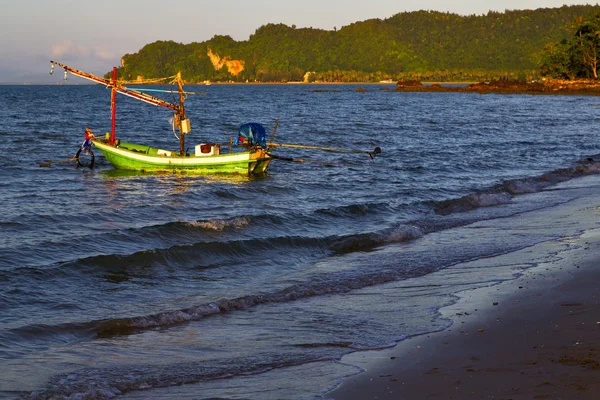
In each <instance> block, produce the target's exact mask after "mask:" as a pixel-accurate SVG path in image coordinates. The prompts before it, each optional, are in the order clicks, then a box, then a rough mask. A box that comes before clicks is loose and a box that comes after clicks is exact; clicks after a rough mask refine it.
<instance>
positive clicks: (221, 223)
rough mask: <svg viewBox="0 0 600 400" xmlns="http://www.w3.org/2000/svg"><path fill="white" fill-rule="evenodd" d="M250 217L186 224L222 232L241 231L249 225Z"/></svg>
mask: <svg viewBox="0 0 600 400" xmlns="http://www.w3.org/2000/svg"><path fill="white" fill-rule="evenodd" d="M250 222H251V218H250V217H235V218H231V219H211V220H208V221H193V222H188V223H187V224H188V225H190V226H192V227H194V228H202V229H207V230H213V231H219V232H223V231H225V230H227V229H230V228H232V229H238V230H239V229H242V228H245V227H247V226H248V225H250Z"/></svg>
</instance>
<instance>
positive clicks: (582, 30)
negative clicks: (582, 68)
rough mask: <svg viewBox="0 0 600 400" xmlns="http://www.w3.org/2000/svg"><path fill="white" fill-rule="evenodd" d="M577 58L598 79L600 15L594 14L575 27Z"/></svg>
mask: <svg viewBox="0 0 600 400" xmlns="http://www.w3.org/2000/svg"><path fill="white" fill-rule="evenodd" d="M575 37H576V43H577V47H576V50H578V51H577V53H576V56H579V57H581V61H582V62H583V64H584V65H586V66H587V67H588V68H589V69H590V70H591V72H592V75H593V76H594V78H595V79H598V57H599V56H600V54H599V52H600V13H594V14H592V15H590V16H589V17H588V18H586V19H585V20H584V21H583V22H581V23H580V24H577V25H576V26H575Z"/></svg>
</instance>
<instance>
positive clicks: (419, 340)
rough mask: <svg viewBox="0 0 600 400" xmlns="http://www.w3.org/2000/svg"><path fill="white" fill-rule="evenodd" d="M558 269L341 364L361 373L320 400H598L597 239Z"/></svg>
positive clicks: (477, 293) (465, 302)
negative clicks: (429, 330)
mask: <svg viewBox="0 0 600 400" xmlns="http://www.w3.org/2000/svg"><path fill="white" fill-rule="evenodd" d="M575 242H576V243H573V249H572V250H568V251H567V252H565V253H563V254H562V255H561V257H562V258H561V259H560V260H555V261H552V262H549V263H545V264H540V265H538V266H537V267H534V268H532V269H530V270H528V271H526V272H525V273H524V274H523V276H521V277H519V278H517V279H515V280H511V281H507V282H504V283H501V284H499V285H496V286H492V287H488V288H483V289H477V290H474V291H469V292H464V293H462V294H461V299H460V300H459V301H458V302H457V303H456V304H454V305H452V306H450V307H446V308H444V309H442V310H441V313H442V315H443V316H444V317H447V318H451V319H453V320H454V324H453V326H451V327H450V328H448V329H446V330H444V331H442V332H438V333H433V334H429V335H423V336H416V337H412V338H409V339H406V340H403V341H401V342H399V343H398V345H397V346H396V347H394V348H392V349H388V350H382V351H376V352H357V353H353V354H350V355H348V356H345V357H344V358H343V359H342V362H343V363H348V364H352V365H358V366H360V367H361V368H363V369H364V370H365V372H363V373H361V374H358V375H355V376H352V377H349V378H346V380H345V381H344V382H343V383H342V384H341V386H340V387H338V388H337V389H335V390H334V391H332V392H330V393H329V394H328V395H327V396H326V398H328V399H338V400H355V399H356V400H359V399H360V400H363V399H394V400H398V399H411V400H412V399H417V400H420V399H515V400H516V399H583V400H585V399H600V232H598V231H592V232H588V233H587V234H586V235H584V236H583V237H581V238H579V239H577V240H576V241H575Z"/></svg>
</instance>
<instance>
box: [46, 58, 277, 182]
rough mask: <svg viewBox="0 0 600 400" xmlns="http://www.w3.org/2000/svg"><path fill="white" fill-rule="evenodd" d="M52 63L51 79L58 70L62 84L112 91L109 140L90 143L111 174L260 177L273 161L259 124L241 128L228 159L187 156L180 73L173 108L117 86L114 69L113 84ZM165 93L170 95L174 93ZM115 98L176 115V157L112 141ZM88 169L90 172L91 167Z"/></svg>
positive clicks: (200, 152)
mask: <svg viewBox="0 0 600 400" xmlns="http://www.w3.org/2000/svg"><path fill="white" fill-rule="evenodd" d="M50 63H51V70H50V73H52V72H53V70H54V66H55V65H58V66H59V67H61V68H63V69H64V70H65V78H66V76H67V73H71V74H73V75H76V76H79V77H82V78H84V79H87V80H90V81H93V82H96V83H98V84H102V85H105V86H106V87H107V88H110V89H111V94H112V96H111V111H112V130H111V132H107V135H106V137H104V138H98V137H95V136H94V137H92V138H91V139H90V140H91V143H92V144H93V145H94V146H95V147H96V148H97V149H99V150H100V152H102V154H103V155H104V157H105V158H106V159H107V160H108V162H110V163H111V164H112V166H113V167H114V168H115V169H123V170H132V171H142V172H143V171H148V172H167V171H177V172H194V173H201V174H205V173H206V174H240V175H260V174H264V173H266V172H267V168H268V166H269V163H270V161H271V159H272V156H271V154H270V151H269V150H268V146H267V143H266V133H265V129H264V127H263V126H262V125H260V124H258V123H248V124H244V125H242V126H241V127H240V129H239V132H238V135H237V137H236V138H235V141H234V140H233V138H232V139H231V140H230V142H229V146H228V147H229V151H228V152H227V153H221V145H220V144H218V143H200V144H197V145H195V146H194V152H191V153H188V152H187V151H186V150H185V137H186V135H187V134H188V133H189V132H190V130H191V129H190V120H189V119H188V118H186V111H185V107H184V100H185V96H186V95H187V94H189V93H192V92H185V91H184V90H183V81H182V79H181V74H180V73H178V74H177V75H176V77H175V80H174V83H176V84H177V87H178V90H177V92H178V93H179V104H176V103H171V102H168V101H165V100H163V99H160V98H157V97H154V96H151V95H149V94H147V93H145V92H142V91H141V90H138V89H132V88H128V87H126V86H124V85H123V84H122V83H120V82H118V81H117V70H116V68H113V74H112V79H111V80H109V79H104V78H100V77H97V76H94V75H92V74H88V73H86V72H83V71H79V70H76V69H74V68H71V67H69V66H67V65H64V64H61V63H59V62H55V61H51V62H50ZM148 90H149V89H148ZM148 90H145V91H148ZM161 91H162V90H161ZM165 92H171V93H172V91H165ZM117 93H120V94H123V95H126V96H129V97H132V98H135V99H137V100H141V101H143V102H145V103H148V104H152V105H155V106H158V107H164V108H167V109H170V110H172V111H173V112H174V114H173V132H175V129H177V130H178V131H179V137H178V139H179V151H173V150H164V149H160V148H156V147H151V146H147V145H143V144H135V143H129V142H125V141H121V140H120V139H118V138H116V137H115V126H116V94H117ZM273 133H275V132H273ZM175 136H177V135H175ZM86 138H87V137H86ZM234 144H236V145H240V146H242V147H241V148H242V149H241V150H240V151H233V145H234ZM92 154H93V153H92ZM78 157H79V152H78V153H77V156H75V157H74V159H75V160H76V161H77V162H78V163H79V158H78ZM92 160H93V159H92ZM91 165H92V166H93V161H92V164H91Z"/></svg>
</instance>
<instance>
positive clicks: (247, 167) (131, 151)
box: [93, 140, 271, 175]
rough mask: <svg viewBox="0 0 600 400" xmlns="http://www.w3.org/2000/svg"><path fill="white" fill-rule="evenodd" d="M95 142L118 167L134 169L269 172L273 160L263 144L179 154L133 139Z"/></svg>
mask: <svg viewBox="0 0 600 400" xmlns="http://www.w3.org/2000/svg"><path fill="white" fill-rule="evenodd" d="M93 143H94V145H95V146H96V148H97V149H98V150H100V152H102V154H103V155H104V157H106V159H107V160H108V162H110V163H111V164H112V166H113V167H114V168H115V169H124V170H131V171H153V172H161V171H168V172H173V171H181V172H194V173H206V174H239V175H260V174H264V173H266V172H267V168H268V166H269V163H270V162H271V157H270V156H269V153H268V152H266V151H265V150H263V149H260V148H258V149H253V150H250V151H244V152H237V153H230V154H219V155H210V156H185V157H180V156H179V155H178V154H176V153H173V155H151V154H152V153H156V150H157V149H154V148H151V147H148V146H142V145H136V144H132V143H124V142H122V143H121V144H120V146H118V147H116V146H111V145H109V144H108V143H106V142H104V141H100V140H94V141H93ZM152 150H154V151H152ZM148 153H150V154H148Z"/></svg>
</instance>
